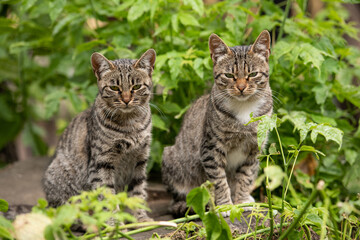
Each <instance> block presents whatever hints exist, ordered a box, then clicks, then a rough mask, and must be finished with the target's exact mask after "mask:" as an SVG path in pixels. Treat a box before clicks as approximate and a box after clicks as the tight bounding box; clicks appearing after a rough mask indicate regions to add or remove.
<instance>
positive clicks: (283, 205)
mask: <svg viewBox="0 0 360 240" xmlns="http://www.w3.org/2000/svg"><path fill="white" fill-rule="evenodd" d="M275 131H276V135H277V138H278V141H279V145H280V151H281V156H282V158H283V162H284V170H285V175H287V170H288V163H287V162H286V159H285V156H284V150H283V148H282V143H281V139H280V135H279V132H278V130H277V128H276V127H275ZM285 184H286V179H285V178H284V180H283V188H282V193H281V200H282V201H281V213H283V212H284V207H285V203H284V202H285V188H284V186H285ZM283 223H284V216H283V215H281V220H280V234H281V233H282V226H283Z"/></svg>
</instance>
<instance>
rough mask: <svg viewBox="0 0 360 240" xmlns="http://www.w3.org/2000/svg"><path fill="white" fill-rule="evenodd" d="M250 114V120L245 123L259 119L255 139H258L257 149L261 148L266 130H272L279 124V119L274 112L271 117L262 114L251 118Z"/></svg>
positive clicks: (265, 137)
mask: <svg viewBox="0 0 360 240" xmlns="http://www.w3.org/2000/svg"><path fill="white" fill-rule="evenodd" d="M250 116H251V120H250V121H249V122H248V123H247V124H245V125H248V124H250V123H252V122H256V121H259V120H260V122H259V124H258V127H257V141H258V147H259V150H261V146H262V144H263V143H264V142H265V140H266V139H267V134H268V132H269V131H272V130H273V129H274V128H275V127H276V126H277V125H279V124H280V119H279V118H278V117H277V115H276V114H273V115H272V116H271V117H269V116H267V115H263V116H260V117H256V118H253V117H252V113H251V115H250Z"/></svg>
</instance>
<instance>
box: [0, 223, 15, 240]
mask: <svg viewBox="0 0 360 240" xmlns="http://www.w3.org/2000/svg"><path fill="white" fill-rule="evenodd" d="M0 237H1V238H2V239H14V238H13V237H12V236H11V234H10V232H9V231H8V230H7V229H6V228H4V227H3V226H0Z"/></svg>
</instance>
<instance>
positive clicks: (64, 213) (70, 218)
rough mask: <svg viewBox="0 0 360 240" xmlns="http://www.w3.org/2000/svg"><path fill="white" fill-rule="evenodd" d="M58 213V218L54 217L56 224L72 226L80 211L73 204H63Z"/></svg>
mask: <svg viewBox="0 0 360 240" xmlns="http://www.w3.org/2000/svg"><path fill="white" fill-rule="evenodd" d="M57 210H58V213H57V216H56V218H55V219H54V225H55V226H60V225H62V224H64V225H68V226H71V224H73V223H74V221H75V219H76V217H77V214H78V212H77V211H76V208H75V207H74V206H72V205H62V206H61V207H60V208H58V209H57Z"/></svg>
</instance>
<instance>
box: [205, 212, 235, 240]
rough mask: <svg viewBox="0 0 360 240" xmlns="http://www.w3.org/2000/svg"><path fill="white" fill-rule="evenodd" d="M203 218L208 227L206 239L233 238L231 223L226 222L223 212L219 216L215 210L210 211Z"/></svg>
mask: <svg viewBox="0 0 360 240" xmlns="http://www.w3.org/2000/svg"><path fill="white" fill-rule="evenodd" d="M202 220H203V223H204V225H205V228H206V239H208V240H220V239H233V238H232V235H231V231H230V228H229V225H228V224H227V223H226V221H225V220H224V218H223V217H222V215H221V214H220V216H218V215H217V214H216V213H214V212H208V213H206V214H205V216H204V217H203V219H202Z"/></svg>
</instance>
